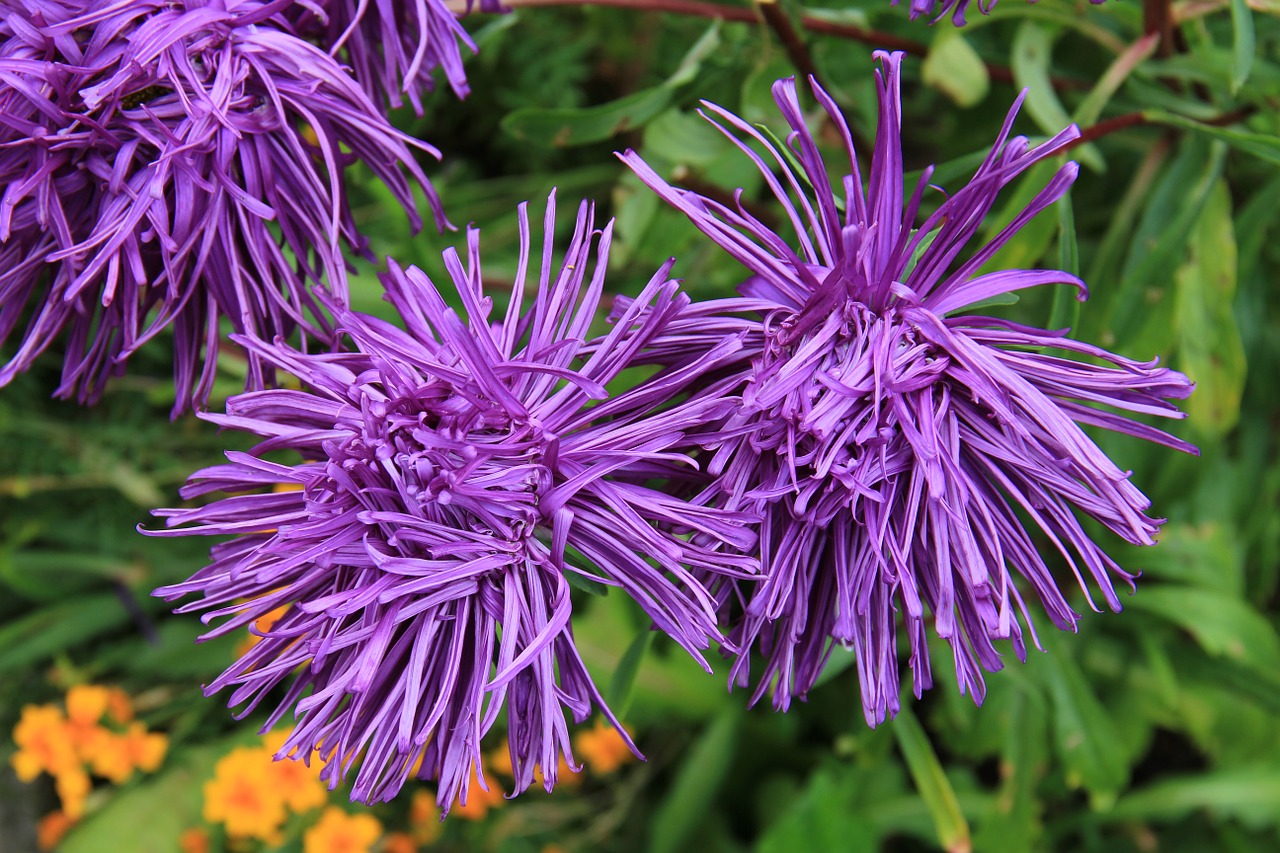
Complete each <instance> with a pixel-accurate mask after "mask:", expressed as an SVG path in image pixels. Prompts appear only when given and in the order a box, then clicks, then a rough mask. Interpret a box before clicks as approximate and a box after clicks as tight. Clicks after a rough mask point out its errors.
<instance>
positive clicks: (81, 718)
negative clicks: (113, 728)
mask: <svg viewBox="0 0 1280 853" xmlns="http://www.w3.org/2000/svg"><path fill="white" fill-rule="evenodd" d="M110 698H111V691H110V690H109V689H107V688H106V687H97V686H94V685H92V684H77V685H75V686H74V687H72V688H71V689H70V690H68V691H67V723H66V728H65V730H64V731H65V737H66V738H67V739H68V740H69V741H70V742H71V746H72V748H73V749H74V750H75V752H76V755H78V756H79V757H80V760H81V761H93V760H94V758H95V757H96V756H97V754H98V752H99V750H101V749H103V748H104V747H105V746H106V742H107V741H108V740H109V739H110V738H111V732H110V731H109V730H108V729H105V728H103V727H102V726H100V725H98V723H99V721H100V720H101V719H102V715H103V714H105V713H106V712H107V706H108V704H109V702H110Z"/></svg>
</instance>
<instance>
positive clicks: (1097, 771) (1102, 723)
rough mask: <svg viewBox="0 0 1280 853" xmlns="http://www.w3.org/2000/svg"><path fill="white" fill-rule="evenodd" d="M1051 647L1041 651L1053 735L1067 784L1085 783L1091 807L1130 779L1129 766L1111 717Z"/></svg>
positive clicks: (1080, 676) (1072, 667) (1112, 796)
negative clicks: (1043, 651) (1049, 650)
mask: <svg viewBox="0 0 1280 853" xmlns="http://www.w3.org/2000/svg"><path fill="white" fill-rule="evenodd" d="M1064 651H1065V649H1062V648H1059V649H1058V650H1057V653H1053V652H1050V653H1049V654H1045V655H1043V656H1041V659H1040V660H1038V661H1037V662H1036V663H1037V664H1043V666H1042V667H1039V668H1038V669H1039V671H1040V672H1041V673H1043V675H1044V678H1045V681H1046V686H1047V687H1048V689H1049V695H1050V697H1051V699H1052V700H1053V706H1052V707H1053V730H1054V731H1053V734H1054V744H1055V747H1056V748H1057V751H1058V757H1059V758H1060V759H1061V760H1062V763H1063V765H1064V768H1065V770H1066V773H1067V784H1069V785H1071V786H1072V787H1083V788H1084V789H1085V790H1087V791H1088V792H1089V793H1090V795H1091V796H1092V799H1093V803H1094V806H1095V808H1105V807H1106V806H1108V805H1110V803H1112V802H1113V801H1114V799H1115V796H1116V794H1117V793H1118V792H1119V791H1120V790H1122V789H1123V788H1124V785H1125V782H1126V781H1127V780H1128V776H1129V768H1128V767H1126V766H1125V762H1124V758H1123V756H1122V755H1121V752H1120V749H1119V748H1118V747H1117V743H1118V741H1119V735H1118V734H1117V732H1116V729H1115V725H1114V724H1113V723H1112V722H1111V717H1110V716H1108V714H1107V711H1106V709H1105V708H1103V706H1102V703H1101V702H1099V701H1098V697H1097V696H1096V695H1094V692H1093V689H1092V688H1091V687H1090V686H1089V682H1088V681H1086V680H1085V677H1084V674H1083V673H1082V672H1081V671H1080V667H1079V666H1078V665H1077V664H1076V662H1075V661H1074V660H1072V659H1071V658H1070V657H1068V656H1067V655H1066V654H1063V652H1064Z"/></svg>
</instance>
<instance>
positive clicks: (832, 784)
mask: <svg viewBox="0 0 1280 853" xmlns="http://www.w3.org/2000/svg"><path fill="white" fill-rule="evenodd" d="M842 771H843V772H842ZM849 777H850V771H849V768H835V769H832V768H822V769H819V770H817V771H815V772H814V774H813V776H811V777H810V779H809V782H808V784H807V785H806V786H805V789H804V791H803V792H802V793H801V794H800V795H799V796H798V797H796V798H795V799H794V801H792V802H791V803H790V804H789V805H788V807H787V809H786V811H785V812H784V813H783V814H782V816H781V817H779V818H778V819H777V820H776V821H774V822H773V823H772V824H770V825H769V828H768V829H767V830H766V831H765V832H764V834H763V835H762V836H761V837H760V840H759V841H758V842H757V843H756V847H755V849H756V851H757V853H794V851H799V850H812V851H818V850H874V849H876V847H877V846H878V842H879V836H880V834H879V833H878V832H877V831H876V827H875V825H874V823H873V820H872V818H871V816H870V815H868V814H866V812H867V811H868V810H867V809H865V808H862V809H860V808H858V805H859V804H858V803H857V802H856V796H855V795H856V790H854V786H853V785H851V784H850V781H851V780H850V778H849Z"/></svg>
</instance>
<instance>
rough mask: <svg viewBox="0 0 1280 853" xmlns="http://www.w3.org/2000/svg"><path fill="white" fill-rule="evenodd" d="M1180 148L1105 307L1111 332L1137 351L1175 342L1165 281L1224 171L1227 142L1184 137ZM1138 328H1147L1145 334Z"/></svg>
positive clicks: (1154, 349)
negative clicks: (1207, 142) (1206, 141)
mask: <svg viewBox="0 0 1280 853" xmlns="http://www.w3.org/2000/svg"><path fill="white" fill-rule="evenodd" d="M1182 146H1183V147H1182V150H1181V151H1179V153H1178V157H1177V159H1176V160H1175V161H1174V162H1173V163H1171V164H1170V165H1169V166H1168V167H1167V168H1166V169H1165V173H1164V175H1163V177H1162V179H1161V180H1160V182H1159V183H1158V184H1157V185H1156V187H1155V189H1154V190H1153V191H1152V192H1151V193H1150V195H1149V199H1148V204H1147V207H1146V210H1145V211H1144V212H1143V216H1142V220H1141V223H1140V224H1139V226H1138V230H1137V232H1136V233H1135V234H1134V235H1133V239H1132V244H1131V248H1130V251H1129V255H1128V257H1127V258H1126V259H1125V263H1124V267H1123V268H1122V269H1121V271H1120V282H1121V283H1120V286H1119V288H1118V289H1117V290H1116V291H1115V294H1114V297H1113V299H1112V301H1111V304H1110V305H1109V306H1108V319H1109V321H1110V324H1111V328H1110V332H1111V334H1112V335H1113V336H1114V339H1115V340H1124V341H1129V342H1130V346H1132V347H1134V348H1137V347H1138V344H1139V343H1142V344H1145V346H1144V347H1143V349H1141V350H1140V351H1144V352H1156V353H1161V352H1167V351H1168V350H1169V349H1170V348H1171V346H1172V345H1173V342H1174V337H1175V334H1176V329H1175V328H1174V312H1173V302H1174V299H1173V297H1174V295H1175V294H1174V293H1173V289H1172V288H1170V287H1169V283H1170V282H1171V281H1172V280H1173V276H1174V271H1175V270H1176V269H1177V267H1178V265H1179V263H1181V261H1182V259H1183V258H1185V257H1186V252H1187V240H1188V237H1189V235H1190V232H1191V229H1192V227H1193V226H1194V225H1195V223H1196V221H1197V220H1198V219H1199V218H1200V213H1201V211H1202V210H1204V206H1205V204H1206V203H1207V201H1208V198H1209V194H1210V192H1211V191H1212V189H1213V187H1214V185H1215V184H1216V183H1217V181H1218V177H1219V176H1220V175H1221V174H1222V168H1223V162H1224V159H1225V147H1224V146H1222V145H1221V144H1220V143H1212V144H1207V145H1206V144H1205V143H1204V142H1203V141H1202V140H1197V139H1184V140H1183V142H1182ZM1142 332H1149V333H1150V334H1149V335H1148V337H1149V338H1150V339H1149V340H1148V339H1145V338H1143V337H1141V336H1140V333H1142Z"/></svg>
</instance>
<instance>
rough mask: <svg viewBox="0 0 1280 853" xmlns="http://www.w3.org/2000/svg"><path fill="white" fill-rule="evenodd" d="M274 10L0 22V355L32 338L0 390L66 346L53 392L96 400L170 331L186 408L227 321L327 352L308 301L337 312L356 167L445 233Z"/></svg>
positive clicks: (191, 2) (346, 95)
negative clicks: (0, 347)
mask: <svg viewBox="0 0 1280 853" xmlns="http://www.w3.org/2000/svg"><path fill="white" fill-rule="evenodd" d="M279 7H280V4H279V3H271V4H269V3H263V2H258V0H243V2H236V0H213V2H207V3H206V2H199V0H187V2H181V0H179V2H171V0H115V1H114V2H110V0H94V2H90V3H81V4H65V5H64V4H59V3H53V2H46V0H6V2H5V3H4V5H3V6H0V10H2V11H3V12H5V13H6V14H5V15H4V18H3V21H2V22H0V77H3V79H4V81H5V85H4V87H3V91H2V92H0V186H2V187H3V196H2V197H0V343H3V342H5V341H6V340H8V339H9V337H10V336H11V335H15V334H19V333H18V331H17V330H18V329H19V321H20V320H22V319H23V318H26V317H29V322H28V324H27V325H26V328H25V330H24V331H22V332H20V335H21V342H20V343H19V344H18V346H17V348H16V352H15V353H14V354H13V356H12V357H11V359H10V361H9V363H8V364H7V365H5V366H3V367H2V368H0V385H3V384H5V383H7V382H8V381H10V380H11V379H12V378H13V376H14V375H15V374H16V373H18V372H20V371H22V370H25V369H26V368H27V367H29V366H30V364H31V362H32V361H33V360H34V359H35V357H36V356H37V355H39V354H40V353H41V352H42V351H43V350H44V349H45V348H47V347H48V346H50V344H51V343H52V342H53V341H55V340H56V339H57V338H58V336H59V335H60V334H61V333H64V332H65V345H66V347H67V354H66V360H65V367H64V372H63V381H62V385H61V387H60V388H59V389H58V393H59V394H60V395H62V396H78V397H79V398H80V399H82V400H85V401H91V400H93V399H94V398H95V397H96V396H97V395H98V394H99V393H100V392H101V390H102V388H103V386H104V384H105V382H106V380H107V379H108V378H109V377H110V376H112V375H114V374H116V373H119V372H121V371H122V370H123V367H124V361H125V359H127V358H128V357H129V355H130V354H131V353H133V352H134V351H135V350H136V349H137V348H138V347H140V346H141V345H142V344H143V343H145V342H146V341H147V340H148V339H150V338H152V337H153V336H154V335H156V334H157V333H158V332H159V331H160V330H161V329H163V328H165V327H167V326H170V325H172V326H173V328H174V333H175V343H176V350H177V353H176V357H175V365H174V370H175V376H176V381H177V399H178V403H177V408H179V409H181V408H183V407H184V406H185V404H186V402H187V401H188V400H194V401H195V403H196V404H197V405H199V404H201V403H202V402H203V401H204V400H205V399H206V398H207V395H208V392H209V388H210V385H211V383H212V381H213V375H214V370H213V368H214V362H215V355H216V349H217V341H218V337H219V329H218V326H219V321H220V320H221V319H222V318H226V319H227V320H229V321H230V323H231V325H232V326H233V327H234V329H235V330H236V331H239V332H242V333H246V334H252V335H257V336H264V337H267V338H270V337H271V336H273V335H276V334H288V333H289V332H290V331H291V330H293V329H294V328H296V327H301V328H302V329H303V330H304V331H305V333H306V334H307V335H310V336H314V337H318V338H321V339H328V338H330V337H331V336H332V332H331V329H330V328H329V327H328V325H327V323H326V321H325V320H324V319H323V318H322V317H321V316H320V315H319V313H318V312H317V310H316V309H317V306H316V305H315V303H314V302H313V299H312V297H311V295H310V294H309V293H308V291H307V284H308V282H309V281H311V282H317V281H321V280H327V281H328V284H329V286H330V287H331V291H332V293H333V295H334V296H335V297H336V298H337V299H338V300H339V301H343V300H345V263H344V261H343V258H342V251H343V249H344V247H350V248H354V249H357V250H359V249H362V248H363V246H364V241H363V239H362V238H361V236H360V234H359V233H358V232H357V230H356V225H355V221H354V219H353V217H352V215H351V210H350V208H349V206H348V203H347V198H346V184H345V179H344V172H345V170H346V168H347V166H348V165H349V164H350V163H352V162H353V161H355V160H357V159H358V160H360V161H362V162H364V163H365V164H366V165H367V166H368V167H369V168H371V169H372V170H373V172H374V173H375V174H376V175H377V177H378V178H379V179H380V180H382V181H383V182H385V184H386V185H387V186H388V187H389V188H390V191H391V193H392V195H393V196H394V197H395V198H396V199H397V200H398V201H400V202H401V203H402V204H403V205H404V206H405V208H406V210H407V211H409V215H410V217H411V218H412V220H413V222H414V225H415V227H416V226H417V225H418V224H419V222H418V218H417V214H416V212H415V203H414V199H413V186H414V185H417V186H421V187H422V188H423V189H424V190H425V191H426V192H427V194H428V197H429V199H430V200H431V202H432V205H433V207H434V209H435V211H436V216H437V220H438V221H440V222H443V221H444V219H443V214H442V213H441V212H440V210H439V205H438V201H437V200H436V198H435V195H434V193H433V192H432V191H431V190H430V185H429V184H428V182H427V179H426V177H425V175H423V173H422V171H421V169H420V167H419V166H418V165H417V164H416V163H415V161H414V157H413V154H412V153H411V149H410V147H409V144H410V142H411V140H409V139H408V137H405V136H403V135H402V134H400V133H399V132H397V131H396V130H394V129H393V128H392V127H391V126H390V125H389V124H388V123H387V120H386V118H385V117H384V116H382V115H381V111H380V109H379V108H378V107H375V106H374V104H373V103H372V102H370V100H369V99H368V98H367V97H366V96H365V94H364V92H362V91H361V90H360V88H359V87H358V86H356V84H355V83H354V82H353V81H352V80H351V78H350V77H349V76H348V75H347V73H346V72H345V70H344V69H343V68H342V67H341V66H340V65H339V64H338V63H337V62H336V61H335V60H334V59H333V58H332V57H330V56H328V55H327V54H325V53H324V52H323V51H321V50H319V49H318V48H316V47H314V46H313V45H311V44H309V43H307V42H305V41H303V40H302V39H300V38H298V37H297V36H295V35H293V34H291V33H290V32H289V31H287V29H283V28H281V27H283V26H284V23H283V20H282V19H281V18H279V17H278V15H277V12H278V9H279ZM277 25H280V26H277ZM413 144H415V145H417V146H418V147H419V148H421V149H422V150H425V151H428V152H429V153H431V154H433V155H434V154H435V153H436V152H435V151H434V150H433V149H431V148H430V147H429V146H425V145H423V144H421V143H413ZM260 374H261V365H260V363H259V362H258V360H257V359H256V357H255V358H254V359H253V360H252V362H251V365H250V377H249V381H250V384H251V385H254V384H259V383H261V381H262V377H261V375H260Z"/></svg>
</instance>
